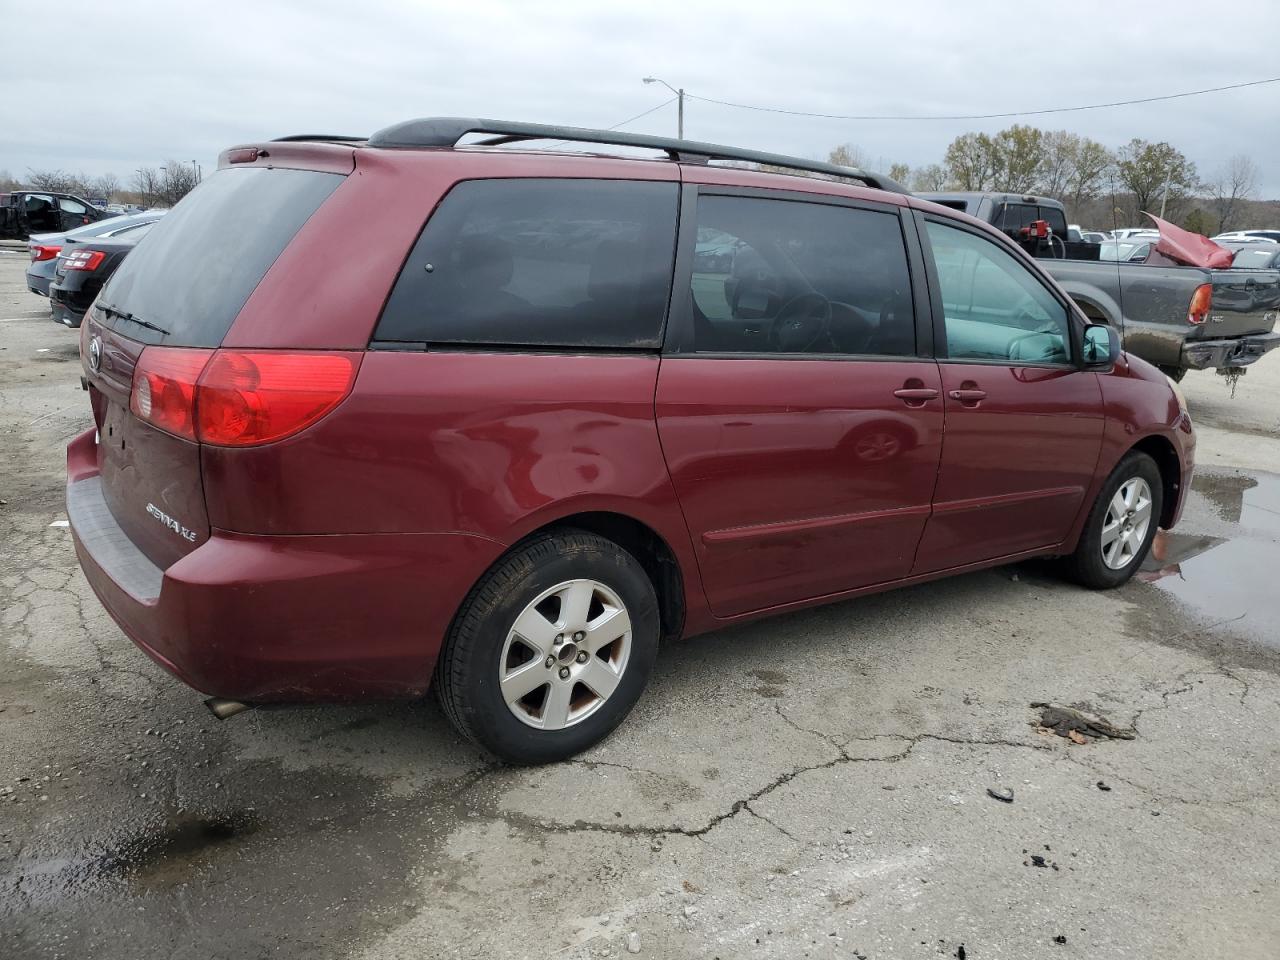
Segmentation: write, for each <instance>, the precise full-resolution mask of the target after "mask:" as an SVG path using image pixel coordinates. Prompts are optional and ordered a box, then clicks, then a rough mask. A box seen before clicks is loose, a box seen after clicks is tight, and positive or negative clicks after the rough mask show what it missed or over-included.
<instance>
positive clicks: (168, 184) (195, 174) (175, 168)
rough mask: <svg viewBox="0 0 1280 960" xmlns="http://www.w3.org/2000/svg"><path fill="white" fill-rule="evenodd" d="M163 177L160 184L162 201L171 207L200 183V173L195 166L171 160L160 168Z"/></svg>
mask: <svg viewBox="0 0 1280 960" xmlns="http://www.w3.org/2000/svg"><path fill="white" fill-rule="evenodd" d="M160 170H161V173H162V174H163V177H162V179H161V182H160V200H161V201H162V202H163V203H164V205H165V206H168V207H171V206H173V205H174V204H175V203H177V202H178V201H179V200H181V199H182V198H183V197H185V196H186V195H187V194H188V193H190V192H191V191H192V190H194V189H195V188H196V186H197V185H198V184H199V183H200V173H199V170H198V169H197V167H196V166H195V164H191V163H183V162H182V161H180V160H170V161H169V163H168V164H167V165H165V166H163V167H161V168H160Z"/></svg>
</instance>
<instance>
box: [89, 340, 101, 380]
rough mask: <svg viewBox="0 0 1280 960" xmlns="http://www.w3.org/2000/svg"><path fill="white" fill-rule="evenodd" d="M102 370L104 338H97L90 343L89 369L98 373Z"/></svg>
mask: <svg viewBox="0 0 1280 960" xmlns="http://www.w3.org/2000/svg"><path fill="white" fill-rule="evenodd" d="M101 368H102V338H101V337H97V336H95V337H94V338H93V339H91V340H90V341H89V369H90V370H92V371H93V372H94V373H97V372H98V371H99V370H100V369H101Z"/></svg>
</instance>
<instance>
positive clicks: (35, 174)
mask: <svg viewBox="0 0 1280 960" xmlns="http://www.w3.org/2000/svg"><path fill="white" fill-rule="evenodd" d="M27 182H28V183H30V184H31V186H33V187H34V188H35V189H37V190H48V191H49V192H50V193H74V192H76V189H77V188H78V187H79V186H80V181H79V179H78V178H77V177H76V176H75V174H71V173H67V172H66V171H65V170H32V169H31V168H30V167H28V168H27Z"/></svg>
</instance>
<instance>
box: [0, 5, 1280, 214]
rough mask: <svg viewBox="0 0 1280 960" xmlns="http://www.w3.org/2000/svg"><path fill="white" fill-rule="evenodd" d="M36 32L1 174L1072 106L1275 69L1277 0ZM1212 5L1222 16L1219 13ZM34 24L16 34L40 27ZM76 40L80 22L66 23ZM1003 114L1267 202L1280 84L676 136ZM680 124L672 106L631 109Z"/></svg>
mask: <svg viewBox="0 0 1280 960" xmlns="http://www.w3.org/2000/svg"><path fill="white" fill-rule="evenodd" d="M5 6H6V14H5V18H4V19H5V21H6V23H7V25H8V26H9V28H10V29H9V30H8V31H6V32H7V33H8V35H10V36H17V35H19V34H20V33H22V32H23V31H21V30H15V29H13V28H15V27H21V26H22V21H23V20H24V18H30V19H31V25H32V26H35V25H37V24H44V25H46V26H49V27H50V28H51V30H50V32H48V33H46V34H45V36H46V37H47V42H35V41H24V42H22V43H13V42H11V43H8V44H7V45H6V52H5V56H4V57H3V58H2V59H0V90H3V96H0V131H3V133H0V169H7V170H9V171H11V172H12V173H14V174H15V175H18V176H19V177H21V176H22V175H23V174H24V173H25V171H26V170H27V169H28V168H35V169H42V168H61V169H64V170H68V171H81V170H83V171H85V172H88V173H91V174H98V173H103V172H107V171H112V172H115V173H117V174H118V175H119V176H120V178H121V181H122V182H123V183H127V182H128V180H129V179H130V177H131V176H132V174H133V170H134V169H135V168H136V167H138V166H141V165H143V164H149V165H159V164H160V163H162V162H164V161H165V160H168V159H177V160H197V161H199V162H200V163H202V164H203V165H204V167H205V170H206V171H208V169H209V168H210V166H211V165H212V164H213V163H214V162H215V160H216V157H217V154H218V152H219V151H220V150H221V149H223V148H225V147H227V146H229V145H231V144H235V143H240V142H245V141H255V140H260V139H268V138H271V137H274V136H280V135H282V134H288V133H300V132H304V133H310V132H329V133H349V134H368V133H370V132H372V131H373V130H376V129H378V128H379V127H381V126H385V125H387V124H390V123H393V122H396V121H398V120H403V119H407V118H409V117H414V116H431V115H463V116H482V117H493V118H500V119H523V120H535V121H542V122H548V123H564V124H574V125H582V126H601V127H603V126H610V125H613V124H616V123H618V122H620V121H622V120H624V119H626V118H628V117H630V116H633V115H635V114H638V113H640V112H641V111H643V110H646V109H648V108H650V107H653V106H656V105H658V104H660V103H662V101H663V100H665V99H667V98H669V97H670V94H669V93H668V92H667V91H666V89H665V88H662V87H660V86H658V85H656V84H655V85H650V86H645V85H643V84H642V83H641V82H640V81H641V78H642V77H644V76H646V75H649V74H656V75H657V76H660V77H662V78H663V79H665V80H666V81H668V82H669V83H671V84H672V85H673V86H681V85H683V86H684V87H685V88H686V90H687V91H688V92H689V93H690V94H691V95H701V96H705V97H712V98H717V99H722V100H731V101H736V102H741V103H749V104H758V105H761V106H769V107H781V108H787V109H793V110H801V111H810V112H818V113H835V114H910V115H924V114H961V113H992V112H1004V111H1014V110H1031V109H1040V108H1047V107H1061V106H1074V105H1078V104H1087V103H1096V102H1100V101H1107V100H1119V99H1128V98H1134V97H1143V96H1154V95H1159V94H1165V93H1175V92H1181V91H1186V90H1194V89H1199V88H1203V87H1211V86H1219V85H1222V84H1227V83H1234V82H1240V81H1248V80H1257V79H1263V78H1266V77H1269V76H1272V75H1280V60H1277V57H1276V55H1275V53H1276V43H1277V41H1278V40H1280V2H1272V0H1260V2H1254V3H1243V4H1241V3H1233V4H1230V5H1226V6H1220V7H1214V6H1213V5H1211V4H1205V3H1204V2H1203V0H1198V2H1183V0H1164V2H1162V3H1149V2H1142V3H1132V2H1128V3H1126V2H1117V0H1109V2H1105V3H1093V2H1086V0H1057V2H1047V3H1027V2H1005V3H998V2H987V3H976V2H963V3H961V2H944V0H909V2H900V0H899V2H885V0H877V2H875V3H870V2H864V0H845V2H831V3H827V2H822V0H818V2H812V0H811V2H809V3H789V2H785V0H770V2H768V3H756V2H752V0H737V2H716V3H709V2H706V0H684V2H680V3H664V2H657V0H645V2H643V3H642V2H638V0H633V2H625V3H610V2H608V0H591V2H579V0H563V2H557V0H541V2H528V3H516V2H511V3H496V2H493V3H491V2H484V0H467V2H461V3H460V2H456V0H451V2H427V0H420V2H409V0H400V2H394V0H357V2H352V0H342V2H337V0H307V2H305V3H297V4H285V3H280V4H268V3H267V2H266V0H258V2H241V0H219V2H218V3H216V4H199V5H190V6H188V5H187V4H183V3H172V2H166V3H150V2H139V0H125V2H122V3H114V4H108V5H107V6H106V7H103V8H102V9H101V10H100V11H99V12H100V13H101V15H100V16H99V15H95V16H93V17H92V18H91V20H90V21H84V20H79V19H77V20H76V21H75V22H74V24H71V23H68V24H67V26H68V27H70V26H72V25H74V27H75V29H74V30H72V31H71V32H70V34H60V33H59V31H57V30H54V29H52V28H53V27H54V23H53V21H50V20H49V19H48V16H47V11H46V10H44V9H43V8H41V7H40V6H39V5H33V4H29V3H25V4H19V3H17V2H16V0H10V2H9V3H7V4H5ZM1218 9H1220V10H1223V11H1224V12H1226V16H1227V19H1226V20H1225V21H1224V22H1218V21H1215V10H1218ZM37 35H38V33H31V34H27V36H29V37H35V36H37ZM72 36H74V37H76V38H78V39H74V40H72V39H70V38H71V37H72ZM1013 122H1028V123H1034V124H1035V125H1037V126H1041V127H1045V128H1050V129H1053V128H1065V129H1069V130H1072V131H1075V132H1077V133H1081V134H1085V135H1088V136H1090V137H1093V138H1095V139H1097V140H1100V141H1102V142H1103V143H1105V144H1107V145H1108V146H1112V147H1115V146H1119V145H1120V144H1122V143H1124V142H1126V141H1128V140H1129V139H1130V138H1132V137H1142V138H1144V139H1149V140H1167V141H1169V142H1170V143H1172V144H1173V145H1174V146H1176V147H1178V148H1179V149H1181V150H1182V151H1183V152H1185V153H1186V154H1187V155H1188V156H1189V157H1190V158H1191V159H1192V160H1194V161H1195V163H1196V164H1197V166H1198V168H1199V171H1200V173H1201V175H1202V176H1204V177H1212V176H1213V175H1214V174H1215V173H1216V172H1217V171H1218V170H1219V168H1220V167H1221V166H1222V165H1223V163H1224V162H1225V160H1226V159H1227V158H1228V157H1230V156H1231V155H1232V154H1235V153H1244V154H1248V155H1249V156H1251V157H1252V158H1253V159H1254V161H1255V162H1256V163H1257V165H1258V167H1259V169H1260V172H1261V183H1260V187H1261V188H1262V189H1261V190H1260V193H1261V194H1262V196H1263V197H1265V198H1274V197H1280V83H1277V84H1271V85H1266V86H1260V87H1253V88H1250V89H1244V90H1234V91H1228V92H1224V93H1215V94H1208V95H1205V96H1200V97H1193V98H1187V99H1182V100H1174V101H1169V102H1165V103H1156V104H1145V105H1141V106H1128V107H1117V108H1113V109H1108V110H1093V111H1087V112H1081V113H1068V114H1062V115H1058V116H1048V117H1025V118H1017V119H1016V120H994V121H941V122H923V121H914V122H902V121H897V122H887V121H874V122H872V121H856V122H855V121H841V120H829V119H815V118H803V117H788V116H783V115H779V114H772V113H761V112H753V111H748V110H739V109H733V108H729V107H724V106H718V105H714V104H710V103H704V102H701V101H698V100H689V101H688V105H687V108H686V116H685V133H686V136H688V137H689V138H691V139H699V140H710V141H716V142H724V143H732V144H736V145H742V146H750V147H754V148H758V149H766V150H773V151H777V152H783V153H792V154H799V155H803V156H812V157H817V156H825V154H826V152H827V150H829V149H830V148H831V147H832V146H834V145H836V144H839V143H844V142H850V143H854V144H856V145H858V146H859V147H860V148H862V150H863V151H864V153H865V154H866V155H867V156H868V157H870V158H871V162H872V165H873V166H874V165H879V166H880V167H881V168H882V169H883V168H887V167H888V165H889V164H890V163H892V162H895V161H902V162H906V163H909V164H911V165H912V166H917V165H922V164H925V163H930V162H935V161H939V160H941V158H942V154H943V151H944V150H945V148H946V145H947V144H948V143H949V142H950V141H951V140H952V138H954V137H955V136H956V135H958V134H960V133H963V132H965V131H967V130H988V131H995V130H998V129H1001V128H1002V127H1004V126H1007V125H1008V124H1010V123H1013ZM625 129H627V130H632V131H635V132H642V133H654V134H665V135H674V134H675V129H676V109H675V105H674V104H671V105H670V106H667V107H665V108H663V109H661V110H658V111H657V112H655V113H653V114H650V115H649V116H647V117H644V118H643V119H641V120H638V121H636V122H635V123H633V124H630V125H628V126H627V127H625Z"/></svg>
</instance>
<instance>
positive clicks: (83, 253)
mask: <svg viewBox="0 0 1280 960" xmlns="http://www.w3.org/2000/svg"><path fill="white" fill-rule="evenodd" d="M106 257H107V255H106V254H105V253H103V252H102V251H101V250H75V251H73V252H72V253H68V254H67V255H66V256H65V257H63V260H65V261H66V262H65V263H64V264H63V266H62V269H64V270H97V269H98V265H99V264H101V263H102V261H103V260H105V259H106Z"/></svg>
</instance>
